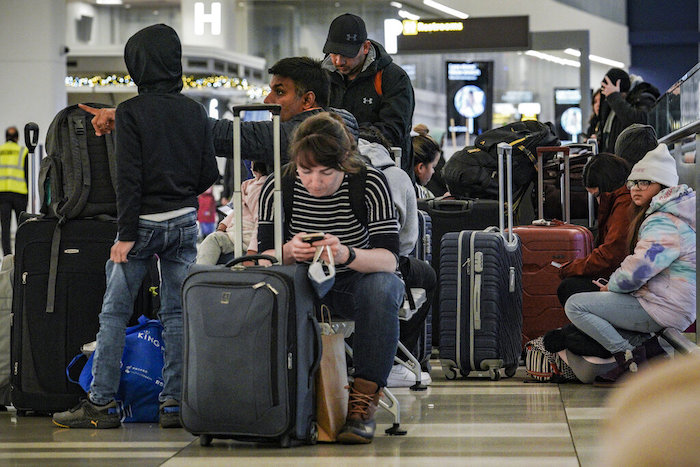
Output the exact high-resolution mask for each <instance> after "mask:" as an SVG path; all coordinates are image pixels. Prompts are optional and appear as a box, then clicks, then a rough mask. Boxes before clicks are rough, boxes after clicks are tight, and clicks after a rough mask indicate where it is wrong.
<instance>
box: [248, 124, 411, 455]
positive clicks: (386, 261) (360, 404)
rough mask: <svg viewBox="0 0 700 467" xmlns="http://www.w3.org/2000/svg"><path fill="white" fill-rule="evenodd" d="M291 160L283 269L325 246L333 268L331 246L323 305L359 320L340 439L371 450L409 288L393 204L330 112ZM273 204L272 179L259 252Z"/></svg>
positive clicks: (296, 144)
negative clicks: (400, 264)
mask: <svg viewBox="0 0 700 467" xmlns="http://www.w3.org/2000/svg"><path fill="white" fill-rule="evenodd" d="M290 154H291V162H290V163H289V164H288V165H287V166H285V168H283V170H284V172H283V177H293V178H294V190H293V193H294V196H293V201H292V203H291V212H284V241H285V243H284V245H283V248H282V257H283V260H284V263H285V264H291V263H294V262H308V261H311V260H312V259H313V257H314V253H315V252H316V248H317V247H324V248H323V253H322V254H321V259H323V260H326V261H329V260H330V258H329V257H328V249H327V248H325V247H326V246H328V247H330V252H331V254H332V256H333V260H334V262H335V265H336V275H335V282H334V283H333V286H332V287H331V288H330V291H329V292H328V293H327V294H325V295H324V296H323V297H321V299H322V303H324V304H326V305H328V306H329V308H330V309H331V310H333V312H334V313H338V314H340V315H342V316H344V317H347V318H351V319H353V320H354V321H355V335H354V337H353V350H354V356H353V362H354V364H355V379H354V382H353V383H352V384H351V386H350V400H349V404H348V416H347V421H346V423H345V426H344V427H343V428H342V430H341V432H340V434H339V435H338V440H339V441H340V442H343V443H351V444H354V443H370V442H371V441H372V438H373V437H374V431H375V421H374V412H375V411H376V409H377V404H378V402H379V397H380V395H381V389H382V388H383V387H385V386H386V380H387V376H388V375H389V372H390V370H391V367H392V364H393V361H394V355H395V354H396V346H397V341H398V337H399V318H398V311H399V307H400V306H401V305H402V303H403V297H404V284H403V282H402V281H401V279H400V278H399V277H398V276H397V275H396V273H395V271H396V268H397V257H398V256H397V255H398V253H399V236H398V224H397V220H396V215H395V213H394V205H393V203H392V200H391V195H390V192H389V188H388V187H387V184H386V179H385V178H384V176H383V175H382V173H381V172H380V171H378V170H377V169H374V168H372V167H365V164H364V163H363V162H362V161H360V160H359V159H358V158H357V156H356V155H355V154H356V147H355V142H354V141H353V140H352V139H351V138H350V137H349V136H348V134H347V131H346V129H345V126H344V124H343V123H342V121H339V120H338V119H336V118H334V117H333V116H331V115H330V114H328V113H322V114H319V115H316V116H313V117H310V118H308V119H306V120H304V122H303V123H301V125H299V127H298V128H297V130H296V132H295V133H294V137H293V140H292V143H291V145H290ZM360 176H364V177H366V180H365V184H364V190H363V192H362V194H361V196H362V197H363V199H364V205H365V206H366V211H367V215H366V217H367V218H366V219H358V218H357V215H356V214H355V210H353V203H352V202H351V199H352V196H353V193H351V192H350V190H351V189H362V185H361V184H356V183H352V182H351V179H352V178H353V177H360ZM355 195H357V194H355ZM273 204H274V202H273V179H272V178H271V177H270V178H269V179H268V180H267V182H266V184H265V186H264V187H263V190H262V193H261V197H260V211H259V216H258V241H259V245H258V246H259V248H258V251H263V252H265V251H266V250H270V249H271V248H272V247H273V243H274V242H273V231H274V228H273ZM316 232H323V237H322V239H321V240H316V241H312V242H311V243H308V242H307V241H305V240H304V235H305V234H307V233H316ZM268 253H270V251H268Z"/></svg>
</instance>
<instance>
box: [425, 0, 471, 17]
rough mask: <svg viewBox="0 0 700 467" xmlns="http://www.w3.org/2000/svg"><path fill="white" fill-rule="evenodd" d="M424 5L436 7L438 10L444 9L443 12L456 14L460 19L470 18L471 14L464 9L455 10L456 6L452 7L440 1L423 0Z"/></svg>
mask: <svg viewBox="0 0 700 467" xmlns="http://www.w3.org/2000/svg"><path fill="white" fill-rule="evenodd" d="M423 5H426V6H429V7H431V8H435V9H436V10H438V11H442V12H443V13H447V14H448V15H452V16H456V17H457V18H460V19H467V18H469V15H468V14H466V13H464V12H463V11H459V10H455V9H454V8H450V7H448V6H446V5H443V4H442V3H438V2H435V1H433V0H423Z"/></svg>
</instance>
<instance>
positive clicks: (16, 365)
mask: <svg viewBox="0 0 700 467" xmlns="http://www.w3.org/2000/svg"><path fill="white" fill-rule="evenodd" d="M14 372H15V376H17V375H18V374H19V362H15V368H14Z"/></svg>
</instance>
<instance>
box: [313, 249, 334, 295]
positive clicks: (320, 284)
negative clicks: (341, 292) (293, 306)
mask: <svg viewBox="0 0 700 467" xmlns="http://www.w3.org/2000/svg"><path fill="white" fill-rule="evenodd" d="M324 248H326V249H327V251H328V258H330V262H329V263H328V265H327V266H326V268H327V269H328V273H326V271H325V269H324V267H323V265H324V261H323V260H321V253H322V252H323V249H324ZM307 276H308V277H309V280H310V281H311V285H313V287H314V290H315V291H316V294H317V295H318V298H323V297H325V296H326V294H327V293H328V292H330V290H331V288H333V284H335V262H334V261H333V253H332V252H331V247H330V246H328V245H326V246H320V247H318V248H316V254H314V260H313V261H312V262H311V265H310V266H309V271H308V273H307Z"/></svg>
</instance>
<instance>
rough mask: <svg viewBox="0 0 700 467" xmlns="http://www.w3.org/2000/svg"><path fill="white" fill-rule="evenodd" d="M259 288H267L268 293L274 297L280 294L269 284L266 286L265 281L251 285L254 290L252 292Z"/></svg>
mask: <svg viewBox="0 0 700 467" xmlns="http://www.w3.org/2000/svg"><path fill="white" fill-rule="evenodd" d="M260 287H267V288H268V289H270V291H271V292H272V293H273V294H275V295H279V294H280V293H279V292H278V291H277V289H275V288H274V287H272V286H271V285H270V284H268V283H267V282H265V281H260V282H258V283H257V284H253V289H254V290H258V289H259V288H260Z"/></svg>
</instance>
